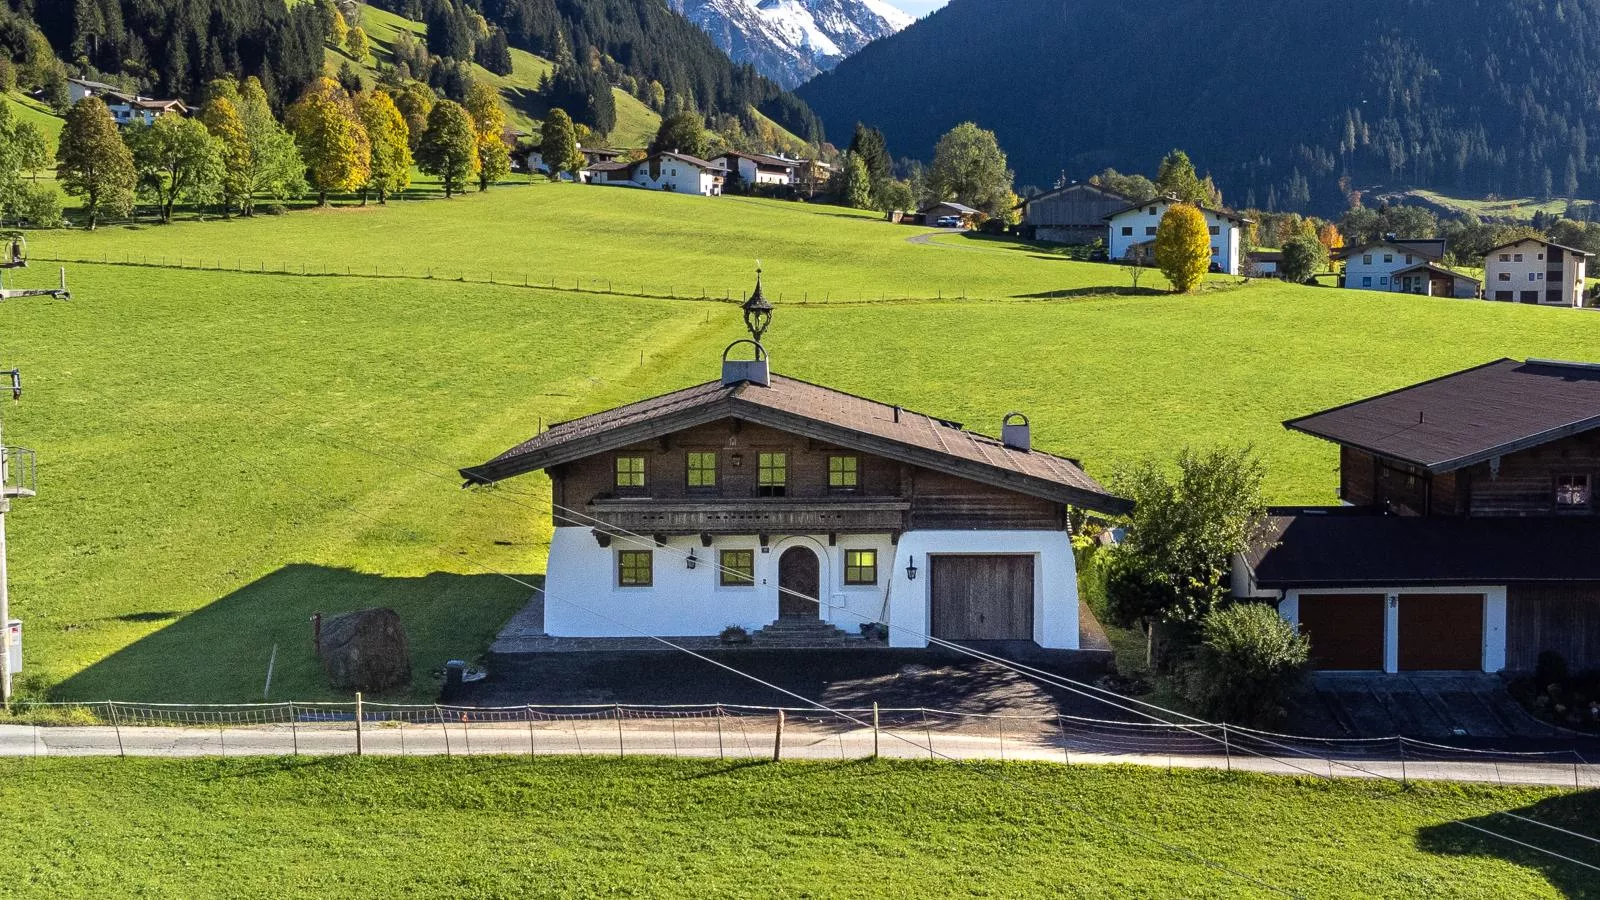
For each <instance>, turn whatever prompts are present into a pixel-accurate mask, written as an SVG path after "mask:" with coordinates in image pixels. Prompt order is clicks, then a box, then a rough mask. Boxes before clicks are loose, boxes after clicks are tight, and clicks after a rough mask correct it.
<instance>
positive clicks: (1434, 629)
mask: <svg viewBox="0 0 1600 900" xmlns="http://www.w3.org/2000/svg"><path fill="white" fill-rule="evenodd" d="M1482 668H1483V595H1482V594H1401V595H1400V671H1402V672H1426V671H1469V670H1470V671H1478V670H1481V669H1482Z"/></svg>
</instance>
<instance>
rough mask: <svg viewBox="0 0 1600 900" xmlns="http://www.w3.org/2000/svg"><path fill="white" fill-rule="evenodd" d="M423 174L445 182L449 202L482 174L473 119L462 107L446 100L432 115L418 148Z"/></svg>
mask: <svg viewBox="0 0 1600 900" xmlns="http://www.w3.org/2000/svg"><path fill="white" fill-rule="evenodd" d="M417 162H418V164H419V165H420V166H421V168H422V171H424V172H427V173H428V174H429V175H437V176H439V178H440V180H441V181H443V182H444V195H445V197H446V198H447V199H448V198H449V197H451V196H453V195H454V194H455V192H456V191H457V190H459V189H460V188H461V185H462V184H463V183H464V182H465V181H466V180H467V179H468V178H471V177H472V176H473V175H475V174H477V171H478V140H477V134H476V132H474V131H473V128H472V116H470V115H468V113H467V110H466V108H465V107H463V106H462V105H461V104H459V103H456V102H455V101H453V100H442V101H440V102H439V103H436V104H434V107H433V111H432V112H430V113H428V127H427V129H426V130H425V131H424V132H423V134H422V143H421V144H420V145H418V147H417Z"/></svg>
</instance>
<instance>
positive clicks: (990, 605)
mask: <svg viewBox="0 0 1600 900" xmlns="http://www.w3.org/2000/svg"><path fill="white" fill-rule="evenodd" d="M929 565H930V566H931V567H932V569H933V572H932V574H931V575H930V576H929V577H930V578H931V579H932V581H931V583H930V585H929V590H930V592H931V593H932V594H933V622H932V633H933V636H934V637H941V638H945V639H947V640H952V641H1004V640H1032V639H1033V557H1031V556H934V557H932V558H931V559H930V560H929Z"/></svg>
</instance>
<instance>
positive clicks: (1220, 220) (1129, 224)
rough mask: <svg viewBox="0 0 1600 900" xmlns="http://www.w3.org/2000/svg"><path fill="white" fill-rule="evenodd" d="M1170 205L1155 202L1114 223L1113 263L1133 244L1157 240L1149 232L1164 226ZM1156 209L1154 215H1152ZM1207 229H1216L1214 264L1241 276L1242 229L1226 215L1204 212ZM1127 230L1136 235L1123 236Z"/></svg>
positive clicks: (1112, 225)
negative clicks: (1240, 250)
mask: <svg viewBox="0 0 1600 900" xmlns="http://www.w3.org/2000/svg"><path fill="white" fill-rule="evenodd" d="M1169 206H1171V204H1170V203H1168V202H1166V201H1165V200H1152V201H1150V202H1149V203H1146V204H1144V205H1143V206H1140V207H1139V208H1138V209H1134V210H1129V211H1128V212H1125V213H1122V214H1120V215H1118V216H1116V217H1115V218H1113V219H1112V220H1111V230H1110V242H1109V243H1108V244H1107V252H1108V254H1109V255H1110V257H1111V259H1112V260H1120V259H1123V258H1124V257H1126V256H1127V255H1128V248H1129V247H1130V246H1132V245H1134V244H1138V243H1142V242H1144V241H1150V240H1154V239H1155V233H1154V232H1152V231H1150V229H1152V228H1158V227H1160V225H1161V217H1162V216H1165V215H1166V214H1167V208H1168V207H1169ZM1151 209H1154V210H1155V211H1156V212H1155V215H1151V214H1150V210H1151ZM1205 219H1206V229H1207V230H1210V229H1212V228H1215V229H1217V233H1216V234H1214V235H1211V249H1212V254H1211V261H1212V262H1214V263H1216V264H1217V266H1218V267H1220V268H1221V269H1222V271H1224V272H1227V273H1228V274H1229V275H1238V274H1239V272H1240V258H1239V240H1240V235H1239V229H1238V227H1237V226H1235V225H1234V223H1233V222H1231V221H1229V220H1228V219H1227V218H1226V217H1224V216H1218V215H1216V214H1215V213H1210V212H1208V213H1205ZM1124 228H1132V229H1133V234H1129V235H1125V234H1123V233H1122V230H1123V229H1124Z"/></svg>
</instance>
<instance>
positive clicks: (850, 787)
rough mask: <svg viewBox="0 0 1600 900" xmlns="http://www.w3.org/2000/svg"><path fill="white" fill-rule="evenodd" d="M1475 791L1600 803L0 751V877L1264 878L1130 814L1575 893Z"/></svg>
mask: <svg viewBox="0 0 1600 900" xmlns="http://www.w3.org/2000/svg"><path fill="white" fill-rule="evenodd" d="M985 772H988V773H990V775H987V776H986V774H985ZM996 775H997V776H999V777H1000V778H1003V779H1006V781H999V780H996V778H995V777H993V776H996ZM1484 806H1487V807H1489V808H1494V809H1506V810H1510V809H1517V810H1521V811H1523V812H1524V813H1532V814H1534V815H1538V816H1541V817H1542V818H1545V819H1546V820H1548V821H1552V822H1558V823H1562V824H1565V825H1568V826H1570V827H1577V828H1581V829H1584V830H1588V829H1589V828H1590V827H1591V826H1592V824H1593V822H1594V816H1595V814H1596V813H1597V812H1600V809H1597V808H1596V800H1595V795H1594V794H1592V793H1591V794H1579V795H1574V794H1567V795H1562V794H1560V793H1557V792H1553V791H1539V790H1524V789H1494V788H1487V787H1459V788H1458V787H1449V786H1415V787H1412V788H1410V789H1398V788H1395V787H1392V786H1389V785H1373V784H1364V783H1359V782H1338V783H1326V782H1317V781H1300V780H1290V779H1274V778H1265V777H1249V776H1232V775H1226V774H1222V773H1203V772H1188V773H1185V772H1179V773H1176V774H1171V775H1169V774H1166V773H1163V772H1160V771H1151V770H1147V769H1145V770H1136V769H1124V768H1064V767H1057V766H1045V765H1035V766H1027V765H1015V764H1013V765H991V766H986V767H984V769H982V770H979V769H977V768H974V767H965V766H953V765H943V764H936V763H888V762H855V763H840V764H796V763H785V764H782V765H774V764H770V763H766V764H763V763H749V762H744V763H734V764H723V763H719V762H716V761H709V762H674V761H670V760H641V759H631V760H615V759H548V758H547V759H541V760H537V761H528V760H525V759H508V758H507V759H496V758H474V759H455V760H445V759H430V760H417V759H412V760H402V759H383V760H376V759H368V760H357V759H352V758H348V757H346V758H331V759H320V760H309V759H297V760H296V759H282V760H273V759H248V760H242V759H235V760H205V761H190V762H175V761H152V760H117V759H102V760H66V759H45V760H38V761H27V760H24V761H16V760H7V761H4V762H0V807H3V808H4V809H5V810H6V811H7V813H8V815H9V816H10V818H11V819H12V822H13V827H10V828H7V829H5V831H4V832H3V833H0V883H3V884H5V885H6V892H7V894H8V896H18V897H52V898H55V897H61V898H73V897H103V896H109V895H118V896H153V897H185V898H202V897H229V898H232V897H258V896H259V897H267V896H271V897H282V896H330V895H335V894H336V895H339V896H344V897H391V896H398V895H404V896H432V897H513V896H515V897H563V898H565V897H602V896H604V897H618V896H625V897H685V896H693V897H708V898H710V897H741V898H742V897H837V898H855V897H860V898H878V897H958V896H959V897H978V896H982V897H1106V896H1119V897H1173V896H1185V897H1206V898H1213V897H1216V898H1221V897H1251V898H1254V897H1262V896H1270V894H1268V893H1267V891H1266V889H1264V888H1262V887H1260V886H1258V885H1257V884H1255V883H1252V882H1250V881H1246V880H1244V879H1243V878H1239V877H1234V876H1232V875H1229V874H1227V873H1225V872H1222V871H1219V870H1218V869H1214V868H1209V867H1207V866H1205V865H1204V864H1202V863H1201V862H1199V861H1197V860H1195V859H1194V858H1193V857H1191V856H1188V855H1183V854H1181V853H1178V852H1173V851H1170V850H1166V849H1163V848H1161V847H1158V846H1156V845H1155V844H1152V843H1150V842H1148V841H1146V840H1145V839H1143V838H1142V837H1140V836H1138V835H1140V834H1149V835H1156V836H1159V838H1160V839H1161V840H1163V841H1166V842H1168V843H1169V844H1171V845H1173V846H1175V847H1177V848H1181V849H1182V850H1185V851H1189V852H1191V853H1193V854H1198V855H1201V856H1203V857H1205V858H1206V859H1209V860H1211V861H1213V862H1214V863H1216V864H1217V865H1219V866H1226V867H1228V868H1231V869H1234V870H1236V871H1238V872H1239V873H1241V874H1242V875H1244V876H1248V877H1250V878H1254V879H1258V880H1260V881H1263V882H1267V883H1270V884H1272V885H1274V886H1277V887H1281V888H1284V889H1286V890H1289V891H1292V892H1294V894H1295V895H1296V896H1302V897H1307V898H1343V897H1352V898H1353V897H1361V898H1412V897H1430V898H1458V897H1459V898H1469V897H1470V898H1480V897H1518V898H1530V900H1532V898H1543V897H1549V898H1555V897H1561V896H1566V897H1593V896H1596V886H1595V884H1594V883H1593V882H1592V881H1585V880H1584V879H1583V877H1582V872H1583V870H1581V869H1578V868H1577V867H1572V866H1570V865H1568V864H1562V863H1555V862H1544V861H1537V860H1535V859H1534V858H1532V857H1531V856H1530V855H1529V854H1528V853H1527V851H1519V850H1517V849H1516V848H1514V847H1512V846H1510V845H1508V844H1500V843H1495V842H1492V841H1491V840H1490V839H1489V838H1486V837H1484V836H1482V835H1479V834H1475V833H1474V832H1471V831H1468V830H1466V829H1463V828H1461V827H1460V826H1457V825H1449V824H1446V823H1447V822H1448V821H1449V819H1450V818H1452V817H1455V816H1481V815H1482V807H1484ZM1097 820H1099V821H1097ZM1481 821H1482V823H1483V824H1485V825H1488V826H1490V827H1493V828H1495V829H1497V830H1502V831H1512V829H1510V827H1509V826H1508V824H1507V822H1508V820H1505V819H1501V818H1496V819H1483V820H1481ZM1130 830H1131V832H1130ZM1512 833H1514V834H1516V835H1517V836H1518V837H1522V838H1533V839H1535V840H1537V841H1538V842H1539V843H1541V844H1545V845H1554V846H1555V847H1557V848H1559V849H1560V850H1562V851H1564V852H1569V853H1574V854H1577V855H1578V856H1579V858H1582V859H1585V860H1588V861H1590V862H1591V863H1592V862H1594V861H1596V860H1597V859H1600V856H1597V855H1596V854H1595V852H1594V848H1593V846H1592V845H1581V846H1574V844H1575V843H1576V842H1572V841H1566V842H1563V841H1558V840H1556V839H1555V838H1556V836H1555V835H1554V834H1553V833H1552V832H1548V831H1538V832H1531V833H1530V832H1529V831H1528V830H1526V827H1525V826H1524V830H1516V831H1512ZM1541 867H1543V868H1541Z"/></svg>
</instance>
